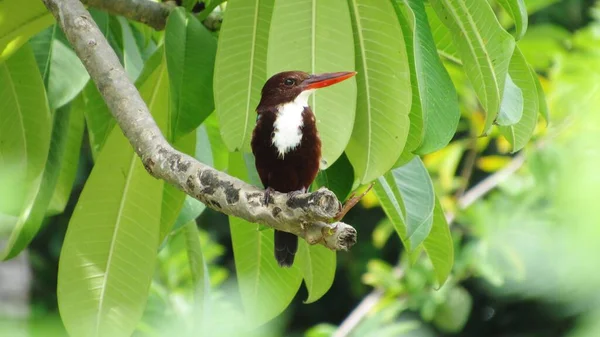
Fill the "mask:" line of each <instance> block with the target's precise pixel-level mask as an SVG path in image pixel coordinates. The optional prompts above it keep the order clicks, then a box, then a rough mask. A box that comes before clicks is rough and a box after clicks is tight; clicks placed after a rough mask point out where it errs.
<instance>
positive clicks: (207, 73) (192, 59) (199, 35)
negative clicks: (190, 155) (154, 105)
mask: <svg viewBox="0 0 600 337" xmlns="http://www.w3.org/2000/svg"><path fill="white" fill-rule="evenodd" d="M216 49H217V42H216V40H215V38H214V37H213V36H212V35H211V34H210V33H209V32H208V30H207V29H206V28H205V27H204V26H203V25H202V23H201V22H200V21H198V19H196V18H195V17H194V16H193V15H191V14H189V13H186V12H185V10H184V9H183V8H177V9H175V10H174V11H172V12H171V14H170V15H169V19H168V20H167V27H166V30H165V54H166V57H167V67H168V69H169V79H170V81H171V101H172V102H173V108H172V113H171V122H170V125H171V127H170V130H169V132H170V133H171V134H172V135H174V137H173V138H174V139H175V140H177V139H179V137H181V136H183V135H185V134H187V133H189V132H190V131H192V130H194V129H196V128H197V127H198V125H200V123H202V121H203V120H204V119H205V118H206V117H207V116H208V115H209V114H210V113H212V112H213V110H214V102H213V86H212V80H213V69H214V66H215V53H216Z"/></svg>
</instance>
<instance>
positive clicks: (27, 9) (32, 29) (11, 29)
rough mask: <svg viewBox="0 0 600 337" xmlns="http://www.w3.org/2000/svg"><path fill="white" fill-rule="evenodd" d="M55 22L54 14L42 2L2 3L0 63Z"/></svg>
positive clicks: (0, 6) (7, 1)
mask: <svg viewBox="0 0 600 337" xmlns="http://www.w3.org/2000/svg"><path fill="white" fill-rule="evenodd" d="M53 21H54V18H53V17H52V14H50V12H48V10H47V9H46V6H44V3H43V2H41V1H37V0H4V1H0V62H2V61H4V60H6V59H7V58H8V57H10V56H11V55H12V54H13V53H15V52H16V51H17V50H18V49H19V48H20V47H21V46H22V45H23V44H25V43H26V42H27V40H29V38H30V37H31V36H33V35H35V34H37V33H38V32H39V31H41V30H42V29H44V28H46V27H48V26H49V25H51V24H52V22H53Z"/></svg>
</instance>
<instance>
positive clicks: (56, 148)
mask: <svg viewBox="0 0 600 337" xmlns="http://www.w3.org/2000/svg"><path fill="white" fill-rule="evenodd" d="M15 55H19V54H15ZM79 117H81V118H78V117H77V116H74V114H72V113H71V109H70V107H68V106H66V107H64V108H61V109H59V110H57V111H55V112H54V116H53V119H54V121H53V124H52V141H51V142H50V151H49V153H48V159H47V161H46V165H45V168H44V173H43V176H42V181H41V183H40V184H39V185H37V188H36V190H35V191H32V192H33V193H32V194H30V198H28V201H27V204H26V205H25V209H24V210H23V212H22V213H21V216H20V217H19V221H18V222H17V225H16V226H15V228H14V230H13V232H12V234H11V236H10V239H9V241H8V243H7V245H6V247H5V248H4V250H3V251H2V252H1V253H0V260H6V259H10V258H13V257H15V256H17V254H19V253H20V252H21V251H22V250H23V249H25V248H26V247H27V245H29V243H30V242H31V240H32V239H33V238H34V237H35V235H36V234H37V232H38V231H39V229H40V227H41V226H42V221H43V220H44V215H45V214H46V209H47V208H48V206H49V204H50V200H51V199H52V195H53V193H54V189H55V187H56V186H57V182H58V178H59V174H60V172H61V169H62V164H63V159H64V157H65V156H67V153H66V151H67V144H68V142H69V129H70V125H71V124H72V122H71V120H74V119H79V120H81V119H82V118H83V117H82V116H79ZM81 124H83V123H81ZM80 136H81V135H80ZM77 151H78V152H79V149H77Z"/></svg>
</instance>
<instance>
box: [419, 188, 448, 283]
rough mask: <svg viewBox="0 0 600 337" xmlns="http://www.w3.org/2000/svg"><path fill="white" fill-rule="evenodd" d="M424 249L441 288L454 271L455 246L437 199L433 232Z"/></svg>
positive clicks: (424, 243)
mask: <svg viewBox="0 0 600 337" xmlns="http://www.w3.org/2000/svg"><path fill="white" fill-rule="evenodd" d="M423 248H424V249H425V252H426V253H427V256H428V257H429V260H430V261H431V264H432V265H433V269H434V271H435V275H436V279H437V282H438V286H439V287H441V286H442V285H443V284H444V282H446V279H447V278H448V275H450V272H451V271H452V265H453V263H454V245H453V244H452V235H451V234H450V227H449V226H448V222H447V221H446V216H445V215H444V211H443V210H442V206H441V205H440V202H439V200H438V199H437V198H436V199H435V208H434V210H433V224H432V226H431V232H430V233H429V236H428V237H427V238H426V239H425V241H423Z"/></svg>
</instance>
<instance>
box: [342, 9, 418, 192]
mask: <svg viewBox="0 0 600 337" xmlns="http://www.w3.org/2000/svg"><path fill="white" fill-rule="evenodd" d="M348 6H349V7H350V13H351V17H352V27H353V31H354V41H355V43H354V47H355V50H356V51H355V53H356V70H357V71H358V74H357V75H356V81H357V84H358V86H357V89H358V97H357V104H356V119H355V122H354V129H353V131H352V136H351V137H350V142H349V143H348V147H347V148H346V154H347V155H348V159H349V160H350V162H351V163H352V166H353V167H354V174H355V175H356V177H357V178H358V179H359V180H360V181H361V183H368V182H370V181H372V180H374V179H377V177H379V176H381V175H382V174H384V173H385V172H386V171H388V170H389V169H390V168H392V166H393V165H394V163H395V162H396V160H397V159H398V157H400V154H401V153H402V150H403V148H404V145H405V143H406V138H407V136H408V131H409V130H408V128H409V118H408V115H409V113H410V106H411V99H412V96H411V95H412V93H411V87H410V70H409V66H408V59H407V56H406V48H405V46H404V40H403V38H402V29H401V28H400V24H399V23H398V19H397V17H396V14H395V12H394V8H393V6H392V4H391V3H389V2H387V1H383V2H379V3H377V4H376V5H375V4H374V3H373V2H371V1H366V0H349V1H348ZM382 26H385V27H386V28H385V29H381V27H382Z"/></svg>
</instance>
